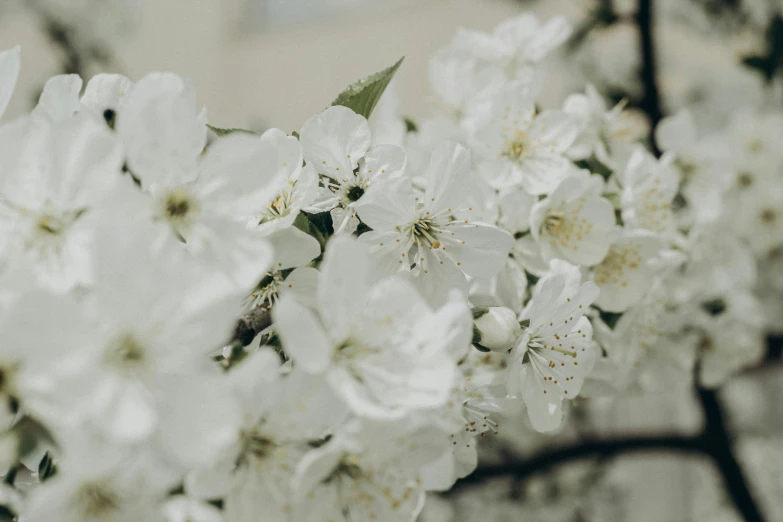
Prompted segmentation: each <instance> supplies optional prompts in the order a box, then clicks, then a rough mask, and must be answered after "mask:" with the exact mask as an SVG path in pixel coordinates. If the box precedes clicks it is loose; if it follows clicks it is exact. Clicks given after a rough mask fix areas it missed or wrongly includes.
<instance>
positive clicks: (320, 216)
mask: <svg viewBox="0 0 783 522" xmlns="http://www.w3.org/2000/svg"><path fill="white" fill-rule="evenodd" d="M294 226H295V227H296V228H298V229H299V230H301V231H302V232H304V233H305V234H309V235H311V236H313V237H314V238H315V239H316V240H317V241H318V243H319V244H320V245H321V251H322V252H323V250H324V248H326V242H327V241H328V240H329V237H331V236H332V234H334V229H333V228H332V216H331V214H330V213H329V212H319V213H317V214H309V213H307V212H300V213H299V215H298V216H296V219H295V220H294Z"/></svg>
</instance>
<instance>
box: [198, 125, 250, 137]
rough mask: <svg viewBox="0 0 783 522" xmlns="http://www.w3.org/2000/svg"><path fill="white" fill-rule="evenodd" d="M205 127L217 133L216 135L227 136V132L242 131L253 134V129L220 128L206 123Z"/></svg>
mask: <svg viewBox="0 0 783 522" xmlns="http://www.w3.org/2000/svg"><path fill="white" fill-rule="evenodd" d="M207 128H209V130H211V131H212V132H214V133H215V134H217V135H218V137H223V136H228V135H229V134H234V133H235V132H242V133H245V134H255V132H253V131H249V130H245V129H221V128H220V127H213V126H212V125H207Z"/></svg>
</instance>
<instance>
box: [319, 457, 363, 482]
mask: <svg viewBox="0 0 783 522" xmlns="http://www.w3.org/2000/svg"><path fill="white" fill-rule="evenodd" d="M362 474H363V473H362V468H361V467H359V459H358V458H356V456H355V455H351V454H347V455H345V456H344V457H343V458H342V459H340V462H339V463H338V464H337V466H335V468H334V471H332V473H331V474H329V476H328V477H326V478H325V479H324V480H323V481H324V483H328V482H331V481H332V480H334V479H339V478H342V477H348V478H351V479H353V480H356V479H358V478H360V477H361V476H362Z"/></svg>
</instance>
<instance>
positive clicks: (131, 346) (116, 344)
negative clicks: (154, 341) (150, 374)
mask: <svg viewBox="0 0 783 522" xmlns="http://www.w3.org/2000/svg"><path fill="white" fill-rule="evenodd" d="M145 359H146V355H145V349H144V346H143V345H142V344H141V343H140V342H139V341H138V340H137V339H136V338H135V337H134V336H133V335H132V334H130V333H123V334H121V335H119V336H117V337H115V338H114V340H113V341H112V342H111V343H109V346H108V347H107V349H106V355H105V360H106V362H107V363H109V364H110V365H111V366H114V367H116V368H118V369H119V370H121V371H129V370H133V369H136V368H139V367H141V366H142V365H143V364H144V361H145Z"/></svg>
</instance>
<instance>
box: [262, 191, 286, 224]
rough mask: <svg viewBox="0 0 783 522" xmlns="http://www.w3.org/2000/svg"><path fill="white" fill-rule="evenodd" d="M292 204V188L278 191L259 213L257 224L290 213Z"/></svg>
mask: <svg viewBox="0 0 783 522" xmlns="http://www.w3.org/2000/svg"><path fill="white" fill-rule="evenodd" d="M293 204H294V197H293V190H292V189H285V190H283V191H282V192H280V193H279V194H278V195H277V197H276V198H275V200H274V201H272V203H271V204H270V205H269V206H268V207H267V208H266V209H265V210H264V211H263V212H262V213H261V215H260V216H259V220H258V224H259V225H261V224H263V223H268V222H270V221H274V220H275V219H279V218H281V217H285V216H287V215H288V214H290V213H291V207H292V205H293Z"/></svg>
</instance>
